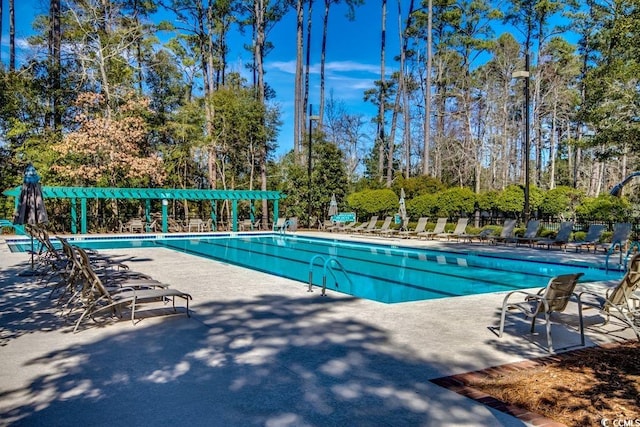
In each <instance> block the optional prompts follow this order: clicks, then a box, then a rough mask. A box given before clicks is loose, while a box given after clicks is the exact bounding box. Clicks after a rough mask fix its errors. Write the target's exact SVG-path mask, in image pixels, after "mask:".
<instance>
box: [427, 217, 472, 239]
mask: <svg viewBox="0 0 640 427" xmlns="http://www.w3.org/2000/svg"><path fill="white" fill-rule="evenodd" d="M468 223H469V218H458V223H457V224H456V227H455V229H454V230H453V231H452V232H450V233H438V234H436V235H435V237H437V238H442V237H446V238H447V240H450V239H451V238H452V237H455V238H456V239H458V240H460V236H462V235H463V234H465V233H466V232H467V224H468Z"/></svg>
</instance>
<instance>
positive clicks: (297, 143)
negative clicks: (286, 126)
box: [293, 0, 304, 165]
mask: <svg viewBox="0 0 640 427" xmlns="http://www.w3.org/2000/svg"><path fill="white" fill-rule="evenodd" d="M303 29H304V8H303V4H302V0H298V1H297V3H296V80H295V101H294V104H295V106H294V109H293V156H294V158H295V161H296V163H298V164H300V165H302V131H303V129H304V124H303V122H304V110H303V108H304V106H303V105H302V91H303V87H302V55H303V49H304V47H303V45H304V34H303V32H304V31H303Z"/></svg>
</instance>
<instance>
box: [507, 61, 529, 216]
mask: <svg viewBox="0 0 640 427" xmlns="http://www.w3.org/2000/svg"><path fill="white" fill-rule="evenodd" d="M511 76H512V77H513V78H514V79H524V155H523V156H522V157H523V161H524V221H525V223H527V222H528V221H529V217H530V216H531V207H530V205H529V151H530V148H529V143H530V141H529V80H530V79H531V74H530V73H529V50H528V49H527V51H526V52H525V55H524V71H514V73H513V74H512V75H511Z"/></svg>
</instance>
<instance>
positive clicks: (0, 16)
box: [0, 0, 4, 64]
mask: <svg viewBox="0 0 640 427" xmlns="http://www.w3.org/2000/svg"><path fill="white" fill-rule="evenodd" d="M3 18H4V2H3V1H2V0H0V46H2V19H3ZM0 64H2V49H0Z"/></svg>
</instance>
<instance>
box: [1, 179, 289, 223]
mask: <svg viewBox="0 0 640 427" xmlns="http://www.w3.org/2000/svg"><path fill="white" fill-rule="evenodd" d="M20 189H21V187H15V188H11V189H9V190H6V191H5V192H3V193H2V194H4V195H5V196H13V197H15V198H16V204H17V201H18V197H19V196H20ZM42 196H43V197H44V198H51V199H70V200H71V221H72V223H71V232H72V233H76V221H77V218H76V216H77V213H76V206H75V205H76V201H77V199H80V206H81V222H80V224H81V225H80V229H81V232H82V233H86V232H87V199H123V200H144V201H145V215H146V216H147V219H149V218H148V216H149V211H150V206H151V200H162V231H163V232H165V233H166V232H167V222H168V221H167V215H168V213H167V204H168V200H198V201H203V200H209V201H211V203H212V205H213V206H214V207H215V203H214V202H215V201H217V200H231V202H232V219H233V223H232V228H231V229H232V231H237V230H238V209H237V202H238V201H239V200H248V201H250V202H251V201H253V200H273V202H274V203H273V217H274V218H278V201H279V200H280V199H283V198H285V197H286V196H285V195H284V194H282V193H280V192H279V191H264V190H200V189H175V188H117V187H49V186H42ZM215 214H216V213H212V215H215ZM216 216H217V215H216ZM251 220H252V222H253V220H254V218H253V206H252V207H251Z"/></svg>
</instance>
